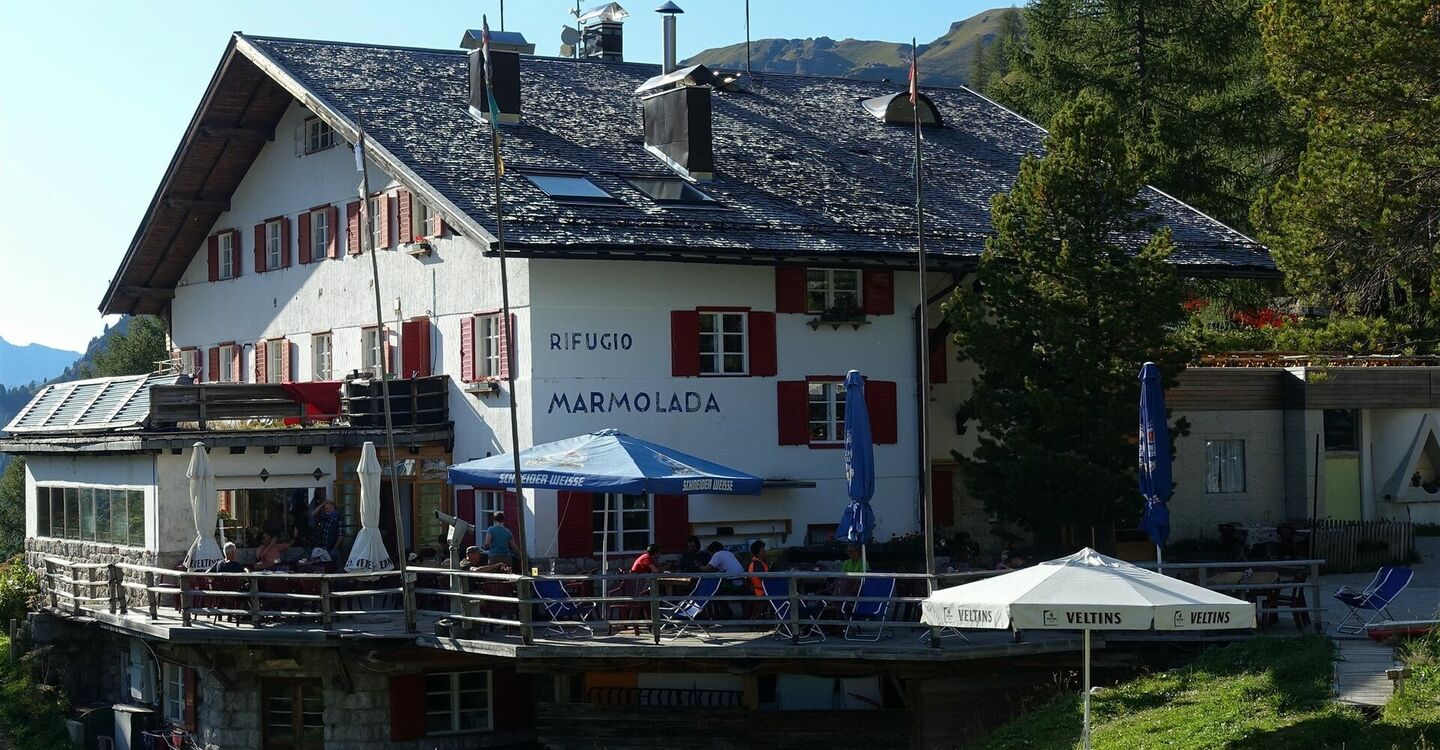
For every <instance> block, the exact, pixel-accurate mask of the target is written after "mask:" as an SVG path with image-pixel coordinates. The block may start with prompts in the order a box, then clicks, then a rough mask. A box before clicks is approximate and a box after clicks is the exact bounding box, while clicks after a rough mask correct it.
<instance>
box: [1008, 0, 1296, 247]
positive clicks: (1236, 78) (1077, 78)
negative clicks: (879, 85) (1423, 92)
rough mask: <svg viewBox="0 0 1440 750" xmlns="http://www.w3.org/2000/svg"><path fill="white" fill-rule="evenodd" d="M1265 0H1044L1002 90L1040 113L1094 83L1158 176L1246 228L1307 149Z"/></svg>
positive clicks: (1031, 10) (1033, 11) (1179, 193)
mask: <svg viewBox="0 0 1440 750" xmlns="http://www.w3.org/2000/svg"><path fill="white" fill-rule="evenodd" d="M1255 3H1256V0H1035V1H1034V2H1032V3H1031V4H1030V5H1029V6H1028V7H1027V9H1026V11H1025V26H1026V39H1025V44H1024V46H1023V49H1021V50H1020V51H1019V52H1018V53H1017V54H1016V56H1015V59H1014V60H1013V65H1014V68H1013V69H1012V70H1011V71H1010V74H1009V75H1007V76H1006V77H1005V79H1004V80H1003V81H1001V82H999V84H998V85H997V86H996V87H995V88H994V90H993V91H992V92H991V93H992V94H993V95H994V96H996V97H997V98H998V99H999V100H1000V101H1001V102H1002V103H1005V104H1007V105H1009V106H1013V107H1016V108H1018V109H1019V110H1020V111H1021V112H1022V113H1024V114H1026V115H1027V116H1029V117H1031V118H1032V119H1034V120H1036V121H1037V122H1045V121H1047V120H1049V119H1050V118H1051V117H1052V116H1053V115H1054V114H1055V113H1056V112H1057V111H1058V110H1059V109H1060V108H1061V107H1062V106H1064V105H1065V104H1066V103H1067V102H1069V101H1071V100H1072V99H1073V98H1074V97H1075V96H1076V95H1077V94H1079V93H1080V92H1082V91H1090V92H1092V93H1095V94H1097V95H1099V96H1102V97H1104V98H1105V99H1107V100H1108V101H1109V102H1110V103H1111V104H1112V105H1113V106H1114V108H1115V110H1116V111H1117V112H1118V113H1119V114H1120V116H1121V118H1122V122H1123V124H1124V130H1125V132H1126V134H1127V135H1128V136H1130V137H1133V138H1135V139H1136V142H1137V143H1138V144H1139V145H1141V146H1142V148H1143V152H1144V154H1145V157H1146V159H1147V163H1148V164H1150V167H1151V171H1152V173H1151V179H1152V180H1154V182H1155V184H1156V185H1158V186H1159V187H1161V188H1163V189H1165V190H1166V191H1168V192H1170V193H1172V194H1174V195H1175V196H1176V197H1178V198H1180V199H1182V200H1185V201H1187V202H1190V203H1192V204H1194V205H1195V206H1197V207H1199V208H1201V209H1202V210H1204V211H1206V212H1208V213H1210V214H1212V215H1214V216H1216V217H1217V218H1219V219H1220V220H1221V221H1224V222H1226V223H1227V224H1230V225H1231V226H1235V227H1239V228H1241V229H1245V228H1247V227H1248V221H1249V208H1250V204H1251V203H1252V202H1253V200H1254V198H1255V196H1256V195H1257V194H1258V192H1259V190H1260V189H1261V188H1262V187H1264V186H1266V185H1268V184H1270V183H1271V182H1272V181H1273V180H1274V178H1275V177H1276V176H1277V175H1279V174H1282V173H1284V172H1286V171H1288V170H1289V169H1290V168H1291V167H1292V166H1293V164H1294V160H1295V158H1296V155H1297V154H1298V152H1299V148H1300V142H1299V137H1298V132H1299V131H1298V128H1297V127H1296V126H1295V124H1294V123H1293V122H1292V121H1291V120H1290V119H1289V118H1288V116H1287V114H1286V109H1285V107H1284V105H1283V102H1282V101H1281V99H1280V97H1279V95H1278V94H1277V92H1276V91H1275V89H1274V87H1273V86H1272V85H1271V84H1270V82H1269V81H1268V79H1267V76H1266V70H1265V67H1264V62H1263V59H1262V54H1261V44H1260V34H1259V29H1258V27H1257V24H1256V22H1255V18H1254V12H1255Z"/></svg>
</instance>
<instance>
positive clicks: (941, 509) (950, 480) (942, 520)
mask: <svg viewBox="0 0 1440 750" xmlns="http://www.w3.org/2000/svg"><path fill="white" fill-rule="evenodd" d="M930 503H931V505H933V506H934V508H935V525H936V526H954V525H955V474H954V472H952V471H950V470H949V469H931V470H930Z"/></svg>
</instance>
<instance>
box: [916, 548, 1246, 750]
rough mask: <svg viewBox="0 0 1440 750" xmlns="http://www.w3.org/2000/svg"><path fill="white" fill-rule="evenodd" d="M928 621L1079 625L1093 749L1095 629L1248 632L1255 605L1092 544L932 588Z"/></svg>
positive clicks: (925, 607)
mask: <svg viewBox="0 0 1440 750" xmlns="http://www.w3.org/2000/svg"><path fill="white" fill-rule="evenodd" d="M920 612H921V618H920V619H921V622H924V623H925V624H927V625H933V626H936V627H944V628H990V629H1000V630H1003V629H1007V628H1010V627H1012V626H1013V627H1014V628H1015V629H1016V630H1079V631H1082V632H1083V633H1084V651H1085V726H1084V738H1085V747H1086V748H1087V750H1088V748H1089V747H1090V631H1092V630H1151V629H1154V630H1241V629H1245V628H1253V627H1255V605H1254V604H1251V603H1250V602H1247V601H1244V600H1242V599H1236V598H1234V597H1232V596H1226V595H1224V594H1221V593H1218V592H1215V591H1211V590H1209V589H1206V588H1201V587H1199V586H1196V585H1195V584H1192V583H1186V582H1184V581H1180V580H1177V579H1174V578H1171V577H1169V576H1165V575H1161V574H1160V573H1156V572H1155V571H1152V570H1146V569H1144V568H1141V567H1138V566H1135V565H1131V564H1130V563H1128V562H1125V561H1124V560H1116V559H1115V558H1113V557H1106V556H1105V555H1102V554H1100V553H1099V552H1096V551H1095V550H1093V549H1090V548H1088V547H1087V548H1085V549H1082V550H1080V551H1079V552H1076V553H1075V554H1073V555H1070V556H1069V557H1062V558H1060V559H1058V560H1051V561H1049V562H1043V563H1040V564H1039V565H1035V566H1032V567H1029V568H1021V569H1020V570H1017V571H1014V572H1013V573H1006V574H1005V575H1001V576H995V577H994V578H986V579H984V580H981V581H976V582H975V583H967V584H964V585H962V586H955V587H952V588H948V589H941V590H940V591H936V592H935V593H934V594H931V595H930V597H929V598H927V599H926V600H925V601H924V602H922V603H921V605H920Z"/></svg>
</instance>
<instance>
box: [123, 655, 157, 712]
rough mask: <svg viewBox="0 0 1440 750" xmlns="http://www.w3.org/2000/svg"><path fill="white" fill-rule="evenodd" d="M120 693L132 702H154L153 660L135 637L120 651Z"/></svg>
mask: <svg viewBox="0 0 1440 750" xmlns="http://www.w3.org/2000/svg"><path fill="white" fill-rule="evenodd" d="M120 694H121V696H123V697H124V699H125V700H128V701H130V702H132V703H141V704H147V705H148V704H154V702H155V660H154V658H153V657H151V656H150V649H148V648H146V647H145V645H144V644H142V643H141V642H140V641H139V640H137V639H131V640H130V648H128V649H126V650H125V651H121V652H120Z"/></svg>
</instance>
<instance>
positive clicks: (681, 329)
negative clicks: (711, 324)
mask: <svg viewBox="0 0 1440 750" xmlns="http://www.w3.org/2000/svg"><path fill="white" fill-rule="evenodd" d="M670 374H671V375H673V376H674V377H677V378H683V377H689V376H692V375H699V374H700V313H699V312H697V311H695V310H672V311H671V312H670Z"/></svg>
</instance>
